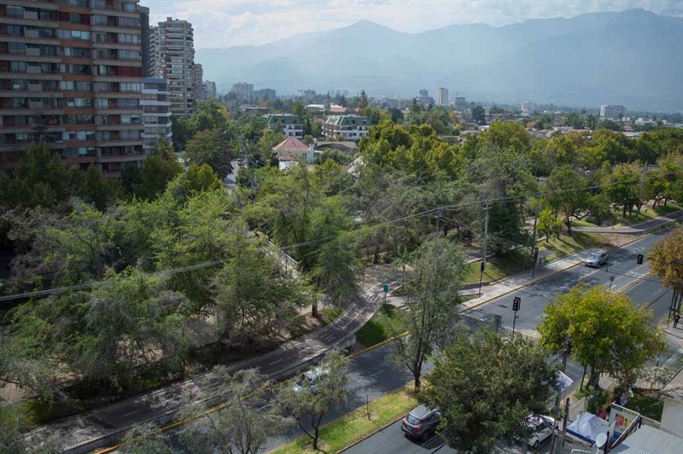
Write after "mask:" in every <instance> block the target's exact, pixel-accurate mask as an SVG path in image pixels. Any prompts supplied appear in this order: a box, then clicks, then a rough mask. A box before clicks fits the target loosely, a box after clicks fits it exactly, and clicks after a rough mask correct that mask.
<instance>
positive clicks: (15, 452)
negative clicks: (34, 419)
mask: <svg viewBox="0 0 683 454" xmlns="http://www.w3.org/2000/svg"><path fill="white" fill-rule="evenodd" d="M19 408H20V407H19V405H16V406H13V405H6V406H2V407H0V452H2V453H7V454H58V453H62V452H64V444H65V443H64V442H63V440H62V439H61V438H60V436H59V435H55V436H51V437H49V438H48V439H47V440H44V441H42V442H40V443H38V444H36V443H35V441H34V442H33V443H31V444H29V443H28V442H27V441H26V436H25V434H24V433H23V432H22V425H23V421H22V419H23V418H25V416H24V415H23V414H22V412H21V411H20V410H19Z"/></svg>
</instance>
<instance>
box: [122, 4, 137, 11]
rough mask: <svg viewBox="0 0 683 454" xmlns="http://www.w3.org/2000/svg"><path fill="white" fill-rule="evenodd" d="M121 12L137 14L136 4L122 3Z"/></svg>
mask: <svg viewBox="0 0 683 454" xmlns="http://www.w3.org/2000/svg"><path fill="white" fill-rule="evenodd" d="M120 5H121V11H128V12H129V13H134V12H135V3H121V4H120Z"/></svg>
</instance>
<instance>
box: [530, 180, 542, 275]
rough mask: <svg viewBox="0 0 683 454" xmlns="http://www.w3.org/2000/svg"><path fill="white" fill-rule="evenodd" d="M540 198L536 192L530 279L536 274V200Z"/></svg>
mask: <svg viewBox="0 0 683 454" xmlns="http://www.w3.org/2000/svg"><path fill="white" fill-rule="evenodd" d="M540 198H541V194H540V193H538V192H537V193H536V207H535V208H534V233H533V236H532V243H531V247H532V250H531V255H532V257H533V263H532V264H531V279H533V278H534V277H535V276H536V262H537V261H538V248H537V247H536V228H537V225H538V200H539V199H540Z"/></svg>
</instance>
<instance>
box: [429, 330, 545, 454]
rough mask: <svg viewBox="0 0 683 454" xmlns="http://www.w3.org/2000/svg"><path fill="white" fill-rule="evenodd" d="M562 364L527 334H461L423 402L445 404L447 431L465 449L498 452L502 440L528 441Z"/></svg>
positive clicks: (446, 351)
mask: <svg viewBox="0 0 683 454" xmlns="http://www.w3.org/2000/svg"><path fill="white" fill-rule="evenodd" d="M556 382H557V366H553V365H550V364H548V362H547V359H546V354H545V352H543V351H542V350H541V349H539V348H537V347H536V346H535V345H534V343H533V342H532V341H530V340H528V339H525V338H523V337H513V338H512V339H508V338H503V337H502V336H500V335H499V334H497V333H495V332H493V331H490V330H478V331H475V332H473V333H469V332H465V333H460V334H458V335H457V336H456V337H455V339H454V340H453V342H452V343H451V344H450V345H448V346H447V347H445V349H444V350H443V351H442V353H441V355H439V357H437V358H435V366H434V369H433V370H432V372H431V373H430V376H429V385H428V386H427V387H426V389H424V390H423V391H422V392H421V393H420V394H419V395H418V400H419V401H420V402H421V403H423V404H424V405H426V406H427V407H430V408H439V410H440V412H441V415H442V423H441V425H442V427H444V428H445V427H448V430H445V431H444V432H443V433H442V436H444V437H446V439H447V440H448V443H449V445H451V446H453V447H455V448H457V449H458V450H459V451H460V450H462V451H466V452H473V453H487V452H492V451H493V448H494V446H495V444H496V443H497V441H498V440H499V439H500V438H504V439H507V440H509V441H512V440H513V439H514V438H516V437H519V438H522V439H526V436H527V435H530V434H529V433H528V431H529V428H528V426H527V424H526V419H527V417H528V416H529V415H530V414H543V412H544V410H545V408H546V405H547V402H548V400H549V399H550V397H551V393H552V392H553V388H554V387H555V385H556Z"/></svg>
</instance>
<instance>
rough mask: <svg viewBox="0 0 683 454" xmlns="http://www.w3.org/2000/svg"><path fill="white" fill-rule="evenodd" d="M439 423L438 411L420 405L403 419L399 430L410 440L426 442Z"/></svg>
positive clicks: (439, 415) (439, 414)
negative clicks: (416, 439)
mask: <svg viewBox="0 0 683 454" xmlns="http://www.w3.org/2000/svg"><path fill="white" fill-rule="evenodd" d="M440 422H441V413H439V410H433V409H430V408H427V407H425V406H424V405H420V406H419V407H417V408H415V409H413V411H411V412H410V413H409V414H408V416H406V417H405V418H403V421H402V423H401V429H402V430H403V432H404V433H405V434H406V435H407V436H409V437H411V438H419V439H420V440H426V439H428V438H429V437H431V436H432V435H433V434H434V432H436V428H437V427H439V423H440Z"/></svg>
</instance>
